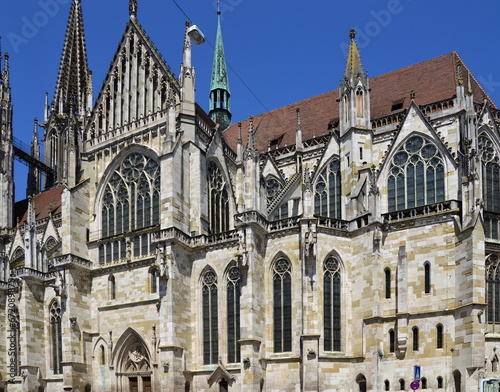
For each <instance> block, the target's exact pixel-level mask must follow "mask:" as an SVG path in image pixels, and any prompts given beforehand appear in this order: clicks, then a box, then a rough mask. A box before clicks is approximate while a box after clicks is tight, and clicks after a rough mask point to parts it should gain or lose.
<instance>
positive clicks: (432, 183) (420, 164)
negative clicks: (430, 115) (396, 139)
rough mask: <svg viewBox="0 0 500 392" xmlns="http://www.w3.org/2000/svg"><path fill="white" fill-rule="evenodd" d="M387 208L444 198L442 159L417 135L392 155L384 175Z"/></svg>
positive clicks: (412, 205)
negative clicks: (387, 172) (387, 170)
mask: <svg viewBox="0 0 500 392" xmlns="http://www.w3.org/2000/svg"><path fill="white" fill-rule="evenodd" d="M387 188H388V208H389V211H397V210H404V209H406V208H413V207H418V206H423V205H426V204H433V203H438V202H440V201H444V197H445V185H444V161H443V158H442V156H441V153H440V152H439V151H438V149H437V147H436V146H435V145H434V144H433V143H431V142H430V141H428V140H426V139H424V138H423V137H421V136H413V137H411V138H409V139H408V140H407V141H406V142H405V143H404V145H403V146H402V147H401V148H400V150H399V151H398V152H397V153H396V154H395V155H394V157H393V159H392V162H391V168H390V170H389V176H388V183H387Z"/></svg>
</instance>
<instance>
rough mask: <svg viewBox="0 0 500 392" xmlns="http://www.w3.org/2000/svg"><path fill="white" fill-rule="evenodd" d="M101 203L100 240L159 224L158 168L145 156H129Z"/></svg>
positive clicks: (118, 169) (116, 171)
mask: <svg viewBox="0 0 500 392" xmlns="http://www.w3.org/2000/svg"><path fill="white" fill-rule="evenodd" d="M102 200H103V201H102V210H101V213H102V223H101V229H102V237H103V238H104V237H110V236H113V235H119V234H122V233H126V232H129V231H133V230H138V229H142V228H145V227H149V226H151V225H156V224H158V223H159V216H160V202H159V200H160V166H159V165H158V163H157V162H156V161H155V160H153V159H152V158H149V157H147V156H145V155H142V154H139V153H132V154H130V155H129V156H127V157H126V158H125V159H124V161H123V162H122V164H121V165H120V166H119V167H118V168H117V169H116V170H115V172H114V173H113V175H112V176H111V179H110V180H109V182H108V184H107V185H106V189H105V191H104V196H103V199H102Z"/></svg>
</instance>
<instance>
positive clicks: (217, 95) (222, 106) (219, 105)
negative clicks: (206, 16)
mask: <svg viewBox="0 0 500 392" xmlns="http://www.w3.org/2000/svg"><path fill="white" fill-rule="evenodd" d="M220 15H221V12H220V10H218V11H217V19H218V21H217V38H216V42H215V53H214V63H213V66H212V81H211V83H210V112H209V115H210V118H211V119H212V120H213V121H214V122H215V123H217V124H219V125H220V128H221V130H222V131H223V130H224V129H226V128H227V127H228V126H229V125H230V124H231V92H230V90H229V79H228V76H227V67H226V56H225V55H224V44H223V42H222V29H221V25H220Z"/></svg>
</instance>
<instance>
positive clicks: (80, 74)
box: [53, 0, 91, 115]
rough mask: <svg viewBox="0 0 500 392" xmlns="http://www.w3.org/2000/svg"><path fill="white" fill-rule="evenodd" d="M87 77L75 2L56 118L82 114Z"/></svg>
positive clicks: (56, 100)
mask: <svg viewBox="0 0 500 392" xmlns="http://www.w3.org/2000/svg"><path fill="white" fill-rule="evenodd" d="M89 74H90V70H89V69H88V64H87V50H86V47H85V34H84V27H83V13H82V5H81V4H80V1H79V0H73V3H72V4H71V10H70V14H69V20H68V26H67V29H66V38H65V40H64V46H63V52H62V57H61V65H60V68H59V76H58V78H57V84H56V92H55V97H54V105H53V106H54V108H56V110H59V113H60V114H66V115H69V114H70V113H75V114H76V113H80V114H83V113H82V111H84V110H85V103H86V96H87V83H88V81H89V80H91V79H90V78H89Z"/></svg>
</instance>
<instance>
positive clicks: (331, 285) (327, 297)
mask: <svg viewBox="0 0 500 392" xmlns="http://www.w3.org/2000/svg"><path fill="white" fill-rule="evenodd" d="M323 283H324V285H323V287H324V292H323V297H324V301H323V321H324V326H323V327H324V339H325V342H324V343H325V344H324V347H325V351H340V350H341V277H340V261H339V260H338V259H337V258H336V257H333V256H330V257H328V258H327V259H326V261H325V264H324V268H323Z"/></svg>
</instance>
